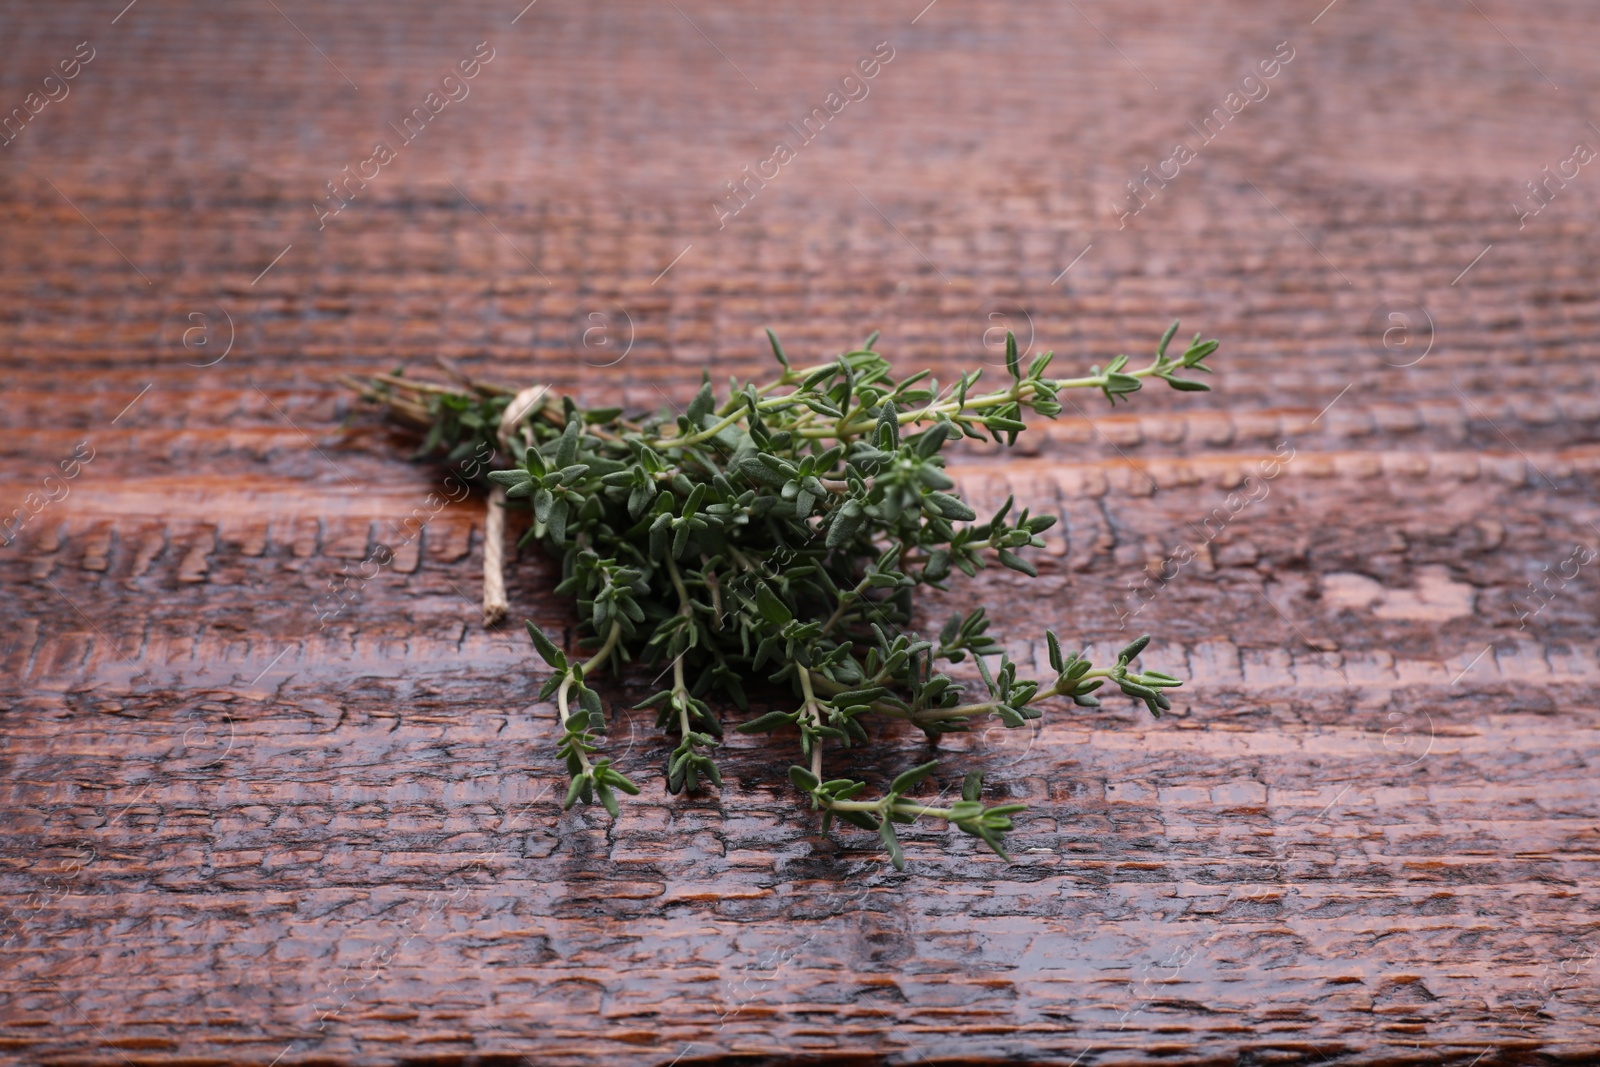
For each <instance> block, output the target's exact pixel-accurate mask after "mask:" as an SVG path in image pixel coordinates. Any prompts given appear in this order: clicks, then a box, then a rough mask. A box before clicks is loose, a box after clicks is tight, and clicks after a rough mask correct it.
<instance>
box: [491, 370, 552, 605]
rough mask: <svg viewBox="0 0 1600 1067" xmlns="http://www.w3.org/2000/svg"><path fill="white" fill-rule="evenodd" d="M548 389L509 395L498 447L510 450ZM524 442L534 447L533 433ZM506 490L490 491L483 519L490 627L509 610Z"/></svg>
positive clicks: (495, 489) (532, 389) (542, 387)
mask: <svg viewBox="0 0 1600 1067" xmlns="http://www.w3.org/2000/svg"><path fill="white" fill-rule="evenodd" d="M549 391H550V387H549V386H548V385H535V386H531V387H529V388H527V389H524V390H522V392H520V393H518V394H517V395H516V396H514V397H512V398H511V403H509V404H507V405H506V410H505V414H503V415H502V416H500V428H499V431H498V433H497V435H496V436H498V437H499V439H500V447H501V448H502V449H504V450H505V452H506V453H507V454H510V453H511V441H512V438H513V437H514V436H515V434H516V432H517V427H518V426H519V425H520V424H521V423H522V421H523V420H524V419H526V418H527V417H528V416H529V415H530V414H532V412H533V411H534V410H535V409H537V408H538V407H539V406H540V405H542V404H543V403H544V398H545V394H547V393H548V392H549ZM526 443H527V444H528V446H529V447H530V448H531V447H532V446H533V439H532V436H531V435H529V436H528V437H527V438H526ZM505 557H506V490H505V487H504V486H502V485H495V486H494V487H493V488H492V489H490V490H489V511H488V514H486V515H485V516H484V519H483V624H484V625H485V626H493V625H494V624H495V623H498V622H500V621H501V620H503V619H504V618H505V617H506V613H507V612H508V611H510V610H511V605H510V603H509V602H507V600H506V575H505V561H506V560H505Z"/></svg>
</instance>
